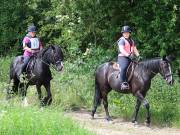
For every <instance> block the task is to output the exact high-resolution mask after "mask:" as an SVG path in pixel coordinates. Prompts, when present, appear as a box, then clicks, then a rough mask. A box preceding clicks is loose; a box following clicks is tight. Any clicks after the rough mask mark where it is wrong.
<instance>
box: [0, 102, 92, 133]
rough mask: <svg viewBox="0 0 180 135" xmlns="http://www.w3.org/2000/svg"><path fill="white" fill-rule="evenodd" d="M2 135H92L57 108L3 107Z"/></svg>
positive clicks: (0, 125)
mask: <svg viewBox="0 0 180 135" xmlns="http://www.w3.org/2000/svg"><path fill="white" fill-rule="evenodd" d="M0 134H1V135H90V134H92V133H89V132H88V131H86V130H85V129H83V128H82V127H79V126H78V124H77V123H76V122H74V121H72V120H71V119H70V118H67V117H65V116H64V115H63V113H62V111H61V110H60V109H57V108H51V107H47V108H41V109H40V108H38V107H33V106H31V107H26V108H22V107H20V106H17V105H16V106H14V105H13V106H6V105H5V106H1V110H0Z"/></svg>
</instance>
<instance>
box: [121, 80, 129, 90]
mask: <svg viewBox="0 0 180 135" xmlns="http://www.w3.org/2000/svg"><path fill="white" fill-rule="evenodd" d="M128 89H129V84H128V83H127V82H123V83H121V90H128Z"/></svg>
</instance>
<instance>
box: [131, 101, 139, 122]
mask: <svg viewBox="0 0 180 135" xmlns="http://www.w3.org/2000/svg"><path fill="white" fill-rule="evenodd" d="M140 106H141V101H140V100H139V99H137V101H136V106H135V111H134V114H133V120H132V123H136V122H137V115H138V112H139V108H140Z"/></svg>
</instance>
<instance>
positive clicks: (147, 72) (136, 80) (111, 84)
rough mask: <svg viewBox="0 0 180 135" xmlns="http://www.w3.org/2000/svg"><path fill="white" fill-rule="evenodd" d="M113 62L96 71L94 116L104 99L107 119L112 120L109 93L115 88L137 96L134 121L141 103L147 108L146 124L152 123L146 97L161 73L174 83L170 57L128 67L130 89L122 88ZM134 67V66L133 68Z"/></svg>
mask: <svg viewBox="0 0 180 135" xmlns="http://www.w3.org/2000/svg"><path fill="white" fill-rule="evenodd" d="M113 65H114V63H113V62H108V63H104V64H102V65H100V66H99V67H98V69H97V70H96V73H95V95H94V107H93V110H92V114H91V115H92V118H94V114H95V112H96V109H97V106H98V105H100V103H101V100H103V104H104V108H105V112H106V119H107V120H111V118H110V116H109V112H108V101H107V95H108V93H109V92H110V91H111V90H112V89H113V90H116V91H117V92H120V93H125V94H128V93H132V94H133V95H134V96H135V97H136V98H137V102H136V106H135V112H134V115H133V120H132V122H133V123H137V114H138V111H139V108H140V105H141V103H143V104H144V106H145V108H146V109H147V117H146V124H148V125H149V124H150V112H149V108H150V106H149V103H148V101H147V100H146V99H145V96H146V93H147V91H148V90H149V88H150V85H151V79H152V78H153V77H154V76H155V75H156V74H157V73H160V74H161V75H162V76H163V77H164V79H165V80H166V82H167V83H168V84H169V85H172V84H173V77H172V73H171V66H170V57H164V58H154V59H150V60H146V61H142V62H139V63H136V64H135V63H133V64H131V66H130V67H129V69H128V72H127V76H128V80H129V84H130V89H129V90H127V91H122V90H120V88H121V87H120V84H121V83H120V79H119V72H120V71H119V68H116V69H115V68H114V66H113ZM133 67H134V68H133Z"/></svg>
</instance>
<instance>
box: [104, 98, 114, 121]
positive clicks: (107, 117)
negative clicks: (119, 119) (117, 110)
mask: <svg viewBox="0 0 180 135" xmlns="http://www.w3.org/2000/svg"><path fill="white" fill-rule="evenodd" d="M103 105H104V109H105V112H106V119H107V120H108V121H110V120H112V119H111V117H110V115H109V111H108V100H107V95H103Z"/></svg>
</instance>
